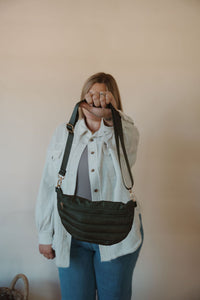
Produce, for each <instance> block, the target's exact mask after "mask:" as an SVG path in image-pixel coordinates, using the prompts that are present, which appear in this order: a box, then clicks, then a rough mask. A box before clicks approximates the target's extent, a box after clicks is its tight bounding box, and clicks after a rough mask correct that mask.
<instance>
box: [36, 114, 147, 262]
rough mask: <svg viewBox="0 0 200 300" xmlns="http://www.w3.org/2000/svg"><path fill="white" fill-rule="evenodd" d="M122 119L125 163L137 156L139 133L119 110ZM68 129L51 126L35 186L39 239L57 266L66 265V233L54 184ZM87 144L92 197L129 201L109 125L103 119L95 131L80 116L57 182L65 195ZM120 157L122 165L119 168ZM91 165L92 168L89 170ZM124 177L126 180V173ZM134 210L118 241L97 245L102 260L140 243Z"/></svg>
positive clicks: (72, 188) (71, 190) (68, 237)
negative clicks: (127, 229)
mask: <svg viewBox="0 0 200 300" xmlns="http://www.w3.org/2000/svg"><path fill="white" fill-rule="evenodd" d="M119 112H120V115H121V118H122V126H123V132H124V140H125V146H126V151H127V154H128V158H129V162H130V165H131V166H133V164H134V163H135V161H136V152H137V146H138V141H139V132H138V130H137V128H136V127H135V125H134V123H133V121H132V119H131V118H130V117H128V116H127V115H125V114H124V113H123V112H121V111H119ZM67 136H68V131H67V130H66V124H61V125H60V126H58V127H57V129H56V130H55V133H54V134H53V136H52V139H51V142H50V144H49V147H48V150H47V157H46V162H45V166H44V171H43V175H42V179H41V183H40V187H39V192H38V197H37V205H36V225H37V229H38V234H39V244H52V245H53V248H54V249H55V252H56V265H57V266H58V267H68V266H69V264H70V246H71V235H70V234H69V233H68V232H67V231H66V230H65V228H64V227H63V225H62V224H61V220H60V217H59V215H58V211H57V198H56V196H57V194H56V192H55V186H56V184H57V179H58V172H59V170H60V166H61V162H62V158H63V154H64V149H65V144H66V139H67ZM86 145H87V146H88V167H89V179H90V185H91V194H92V200H94V201H98V200H110V201H121V202H124V203H126V202H128V201H129V200H130V195H129V191H128V190H127V189H126V188H125V187H124V184H123V180H122V175H121V171H120V167H119V162H118V157H117V151H116V146H115V137H114V130H113V127H108V126H105V124H104V122H103V120H102V122H101V126H100V129H99V130H98V131H97V132H95V133H94V134H92V133H91V131H90V130H89V129H88V128H87V126H86V124H85V120H84V119H81V120H79V121H78V122H77V124H76V126H75V130H74V140H73V144H72V148H71V152H70V157H69V161H68V165H67V170H66V175H65V178H64V180H63V182H62V190H63V193H64V194H70V195H72V194H74V191H75V187H76V176H77V169H78V164H79V160H80V157H81V154H82V152H83V150H84V149H85V147H86ZM123 165H124V162H123V156H122V168H123ZM92 169H94V170H95V171H93V172H90V170H92ZM124 177H125V178H126V180H127V182H129V176H128V174H127V173H126V172H125V174H124ZM137 204H138V206H137V207H136V209H135V216H134V222H133V226H132V229H131V231H130V232H129V234H128V236H127V237H126V238H125V239H124V240H122V241H121V242H119V243H117V244H114V245H110V246H104V245H99V250H100V256H101V261H109V260H111V259H114V258H117V257H119V256H121V255H125V254H128V253H131V252H134V251H135V250H136V249H137V248H138V247H139V246H140V244H141V241H142V237H141V233H140V219H139V213H140V207H139V203H138V199H137Z"/></svg>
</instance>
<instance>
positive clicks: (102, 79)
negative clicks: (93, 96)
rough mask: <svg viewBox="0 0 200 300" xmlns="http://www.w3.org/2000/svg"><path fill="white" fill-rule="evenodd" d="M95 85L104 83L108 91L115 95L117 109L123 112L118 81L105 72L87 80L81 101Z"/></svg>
mask: <svg viewBox="0 0 200 300" xmlns="http://www.w3.org/2000/svg"><path fill="white" fill-rule="evenodd" d="M95 83H104V84H105V85H106V87H107V89H108V91H110V92H111V93H112V94H113V96H114V98H115V100H116V104H117V108H118V109H119V110H121V111H123V108H122V102H121V97H120V93H119V88H118V85H117V82H116V80H115V79H114V77H113V76H112V75H110V74H106V73H103V72H99V73H96V74H94V75H92V76H90V77H89V78H88V79H87V80H86V82H85V83H84V85H83V88H82V92H81V99H80V100H83V99H84V97H85V95H86V94H87V93H88V92H89V90H90V89H91V87H92V86H93V85H94V84H95Z"/></svg>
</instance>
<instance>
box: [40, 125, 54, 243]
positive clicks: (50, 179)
mask: <svg viewBox="0 0 200 300" xmlns="http://www.w3.org/2000/svg"><path fill="white" fill-rule="evenodd" d="M56 132H57V129H56V131H55V132H54V134H53V136H52V138H51V141H50V144H49V146H48V149H47V154H46V160H45V165H44V169H43V173H42V178H41V181H40V186H39V191H38V196H37V203H36V211H35V218H36V227H37V231H38V235H39V244H52V240H53V233H54V219H53V211H54V199H55V174H53V169H52V163H51V160H52V158H53V153H54V145H55V142H56Z"/></svg>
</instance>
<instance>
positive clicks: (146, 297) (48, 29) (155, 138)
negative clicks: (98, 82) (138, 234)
mask: <svg viewBox="0 0 200 300" xmlns="http://www.w3.org/2000/svg"><path fill="white" fill-rule="evenodd" d="M199 37H200V1H198V0H152V1H148V0H107V1H105V0H102V1H96V0H93V1H92V0H85V1H80V0H74V1H69V0H57V1H52V0H29V1H28V0H27V1H26V0H0V134H1V139H0V144H1V148H0V149H1V150H0V151H1V152H0V153H1V155H0V159H1V161H0V166H1V167H0V172H1V180H0V205H1V207H0V286H8V285H9V283H10V281H11V280H12V278H13V277H14V276H15V275H16V274H17V273H24V274H26V275H27V277H28V279H29V284H30V298H29V299H30V300H33V299H37V300H47V299H48V300H55V299H56V300H57V299H58V300H59V299H60V291H59V282H58V273H57V269H56V266H55V264H54V262H52V261H47V260H46V259H45V258H43V257H42V256H41V255H40V254H39V252H38V244H37V232H36V228H35V220H34V210H35V202H36V197H37V192H38V188H39V183H40V178H41V174H42V170H43V166H44V160H45V155H46V149H47V146H48V143H49V140H50V138H51V135H52V133H53V131H54V129H55V128H56V127H57V126H58V125H59V124H60V123H63V122H65V121H68V118H69V116H70V114H71V112H72V108H73V106H74V104H75V102H76V101H77V100H79V97H80V92H81V88H82V85H83V83H84V81H85V80H86V79H87V78H88V77H89V76H90V75H91V74H93V73H96V72H99V71H104V72H108V73H111V74H112V75H113V76H114V77H115V78H116V80H117V82H118V85H119V88H120V91H121V96H122V100H123V106H124V111H125V112H126V113H127V114H128V115H130V116H131V117H132V118H133V120H134V122H135V124H136V126H137V127H138V129H139V132H140V143H139V147H138V156H137V162H136V164H135V166H134V168H133V175H134V179H135V190H136V194H137V196H138V199H139V201H140V203H141V206H142V216H143V226H144V231H145V238H144V244H143V248H142V250H141V254H140V257H139V260H138V263H137V266H136V269H135V273H134V277H133V299H134V300H161V299H162V300H199V299H200V255H199V253H200V217H199V216H200V202H199V200H200V199H199V198H200V197H199V195H200V139H199V138H200V55H199V53H200V39H199Z"/></svg>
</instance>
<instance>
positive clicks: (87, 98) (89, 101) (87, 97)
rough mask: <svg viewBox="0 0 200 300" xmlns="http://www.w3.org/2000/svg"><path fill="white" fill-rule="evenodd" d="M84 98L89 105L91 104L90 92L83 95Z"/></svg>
mask: <svg viewBox="0 0 200 300" xmlns="http://www.w3.org/2000/svg"><path fill="white" fill-rule="evenodd" d="M85 100H86V102H87V103H88V104H89V105H90V106H93V99H92V95H91V93H90V92H89V93H87V94H86V95H85Z"/></svg>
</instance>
